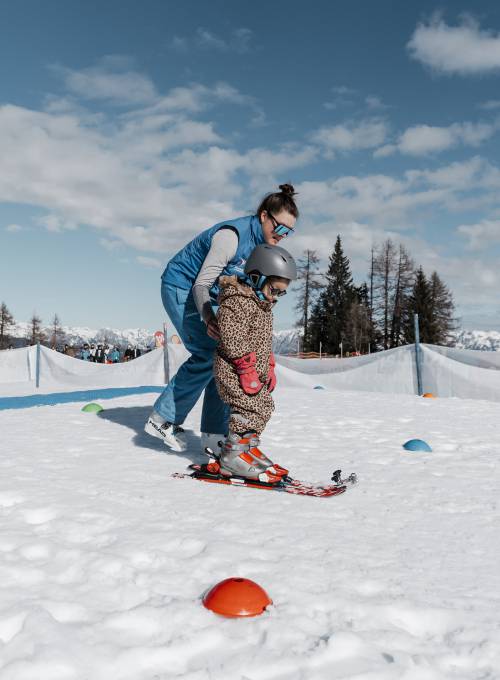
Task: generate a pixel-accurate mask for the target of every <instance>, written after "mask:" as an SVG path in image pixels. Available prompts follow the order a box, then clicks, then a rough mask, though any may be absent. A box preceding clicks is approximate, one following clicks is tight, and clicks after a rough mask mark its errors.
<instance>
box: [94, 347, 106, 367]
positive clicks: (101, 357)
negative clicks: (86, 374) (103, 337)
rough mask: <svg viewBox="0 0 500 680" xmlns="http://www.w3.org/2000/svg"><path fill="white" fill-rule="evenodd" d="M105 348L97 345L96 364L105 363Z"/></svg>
mask: <svg viewBox="0 0 500 680" xmlns="http://www.w3.org/2000/svg"><path fill="white" fill-rule="evenodd" d="M105 358H106V357H105V354H104V347H103V346H102V345H97V350H96V353H95V362H96V363H98V364H103V363H104V361H105Z"/></svg>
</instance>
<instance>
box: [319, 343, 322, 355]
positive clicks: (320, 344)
mask: <svg viewBox="0 0 500 680" xmlns="http://www.w3.org/2000/svg"><path fill="white" fill-rule="evenodd" d="M321 346H322V342H321V340H320V341H319V358H320V359H321Z"/></svg>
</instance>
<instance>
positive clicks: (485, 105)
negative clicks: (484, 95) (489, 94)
mask: <svg viewBox="0 0 500 680" xmlns="http://www.w3.org/2000/svg"><path fill="white" fill-rule="evenodd" d="M478 108H480V109H483V111H495V110H496V109H500V100H498V99H489V100H488V101H487V102H481V104H478Z"/></svg>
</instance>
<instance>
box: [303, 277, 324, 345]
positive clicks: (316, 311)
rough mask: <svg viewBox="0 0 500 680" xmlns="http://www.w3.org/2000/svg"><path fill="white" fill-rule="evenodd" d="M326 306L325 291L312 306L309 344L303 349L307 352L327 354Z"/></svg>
mask: <svg viewBox="0 0 500 680" xmlns="http://www.w3.org/2000/svg"><path fill="white" fill-rule="evenodd" d="M327 308H328V305H327V293H326V290H323V292H322V293H321V294H320V296H319V298H318V300H317V301H316V303H315V304H314V306H313V309H312V313H311V318H310V321H309V344H308V345H307V347H306V348H305V350H306V351H308V352H319V351H320V349H321V350H322V352H323V353H327V352H328V348H327V344H326V338H327V330H328V309H327Z"/></svg>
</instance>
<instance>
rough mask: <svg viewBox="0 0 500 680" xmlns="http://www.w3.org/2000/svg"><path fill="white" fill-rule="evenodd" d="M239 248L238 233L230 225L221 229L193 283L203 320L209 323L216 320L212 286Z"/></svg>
mask: <svg viewBox="0 0 500 680" xmlns="http://www.w3.org/2000/svg"><path fill="white" fill-rule="evenodd" d="M237 249H238V234H237V233H236V232H235V231H234V230H233V229H231V228H230V227H228V228H225V227H222V229H219V231H217V232H216V233H215V234H214V236H213V238H212V244H211V246H210V250H209V251H208V253H207V256H206V258H205V260H204V262H203V264H202V266H201V269H200V271H199V273H198V276H197V277H196V281H195V282H194V284H193V298H194V302H195V304H196V307H197V309H198V311H199V313H200V316H201V318H202V319H203V321H204V322H205V323H206V324H207V325H208V324H209V323H210V321H213V320H215V315H214V312H213V309H212V303H211V301H210V288H211V287H212V286H213V285H214V283H215V281H216V280H217V278H218V276H220V274H221V272H222V271H223V270H224V268H225V266H226V265H227V264H228V262H230V261H231V260H232V259H233V257H234V256H235V254H236V250H237Z"/></svg>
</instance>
